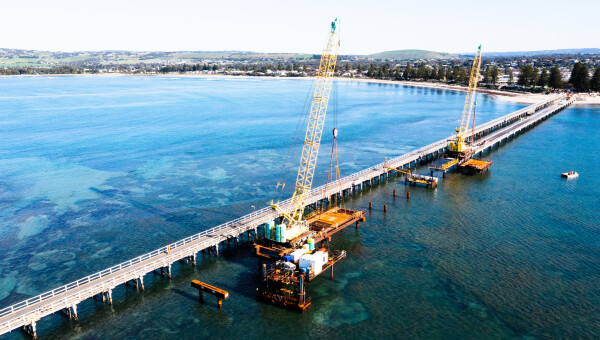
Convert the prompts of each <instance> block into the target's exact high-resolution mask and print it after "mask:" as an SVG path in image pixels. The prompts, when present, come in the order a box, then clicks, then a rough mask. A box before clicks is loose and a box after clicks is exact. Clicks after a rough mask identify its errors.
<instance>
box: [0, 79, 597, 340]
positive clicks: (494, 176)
mask: <svg viewBox="0 0 600 340" xmlns="http://www.w3.org/2000/svg"><path fill="white" fill-rule="evenodd" d="M310 87H311V81H309V80H271V79H221V78H210V79H202V78H185V77H182V78H178V77H171V78H169V77H54V78H53V77H27V78H18V77H16V78H2V79H0V124H1V128H0V138H1V140H2V145H1V146H0V216H1V219H0V306H2V307H4V306H7V305H10V304H12V303H15V302H18V301H20V300H23V299H25V298H27V297H30V296H34V295H36V294H39V293H42V292H44V291H47V290H50V289H52V288H55V287H58V286H60V285H61V284H64V283H67V282H70V281H72V280H75V279H77V278H80V277H83V276H85V275H88V274H91V273H94V272H96V271H98V270H101V269H103V268H105V267H108V266H110V265H113V264H116V263H119V262H121V261H124V260H127V259H129V258H131V257H134V256H137V255H140V254H142V253H145V252H147V251H151V250H153V249H155V248H158V247H160V246H162V245H164V244H167V243H169V242H172V241H175V240H177V239H180V238H183V237H185V236H188V235H191V234H193V233H196V232H199V231H201V230H204V229H208V228H210V227H212V226H214V225H217V224H219V223H222V222H225V221H228V220H231V219H233V218H235V217H237V216H240V215H243V214H245V213H248V212H251V211H252V209H253V208H252V206H255V207H256V208H259V207H263V206H265V205H266V204H267V203H268V202H269V201H270V200H271V198H272V194H273V189H274V184H276V181H277V177H278V175H279V172H280V171H281V167H282V165H283V159H284V157H285V154H286V152H287V150H288V147H289V144H290V142H291V138H292V134H293V131H294V129H295V127H296V124H297V121H298V116H299V114H300V113H301V111H302V107H303V105H304V103H305V100H306V97H307V93H308V92H309V89H310ZM336 87H337V93H338V94H337V96H335V97H337V100H336V101H335V102H336V103H337V104H336V105H334V104H333V103H332V105H331V109H330V111H329V113H330V114H329V116H328V121H327V122H326V127H325V131H326V133H325V134H324V141H323V147H322V152H321V156H322V157H320V159H319V164H318V170H317V175H316V177H317V178H316V183H315V185H320V184H322V183H323V182H324V178H325V177H326V175H327V170H328V169H327V168H328V163H329V159H328V157H329V152H330V145H331V136H330V133H329V132H328V131H330V130H331V129H332V128H333V121H334V115H333V112H334V111H335V112H337V114H336V115H335V116H336V117H337V119H336V120H337V126H338V128H339V129H340V135H339V137H338V143H339V146H338V152H339V157H340V160H341V165H340V166H341V171H342V174H350V173H352V172H354V171H357V170H361V169H363V168H365V167H368V166H371V165H374V164H377V163H380V162H381V161H383V159H384V158H385V157H393V156H397V155H399V154H402V153H405V152H408V151H410V150H413V149H415V148H417V147H420V146H423V145H426V144H429V143H431V142H434V141H437V140H439V139H441V138H444V137H446V136H448V135H450V134H451V132H452V130H453V129H454V127H455V126H456V121H457V119H458V116H459V114H460V111H461V109H462V104H463V101H464V96H465V94H464V93H460V92H452V91H445V90H433V89H421V88H412V87H402V86H395V85H382V84H367V83H358V82H339V83H338V84H337V85H336ZM334 107H336V108H337V109H335V110H334ZM520 107H523V105H520V104H513V103H507V102H503V101H501V100H498V99H496V98H493V97H488V96H482V95H480V96H479V98H478V114H477V120H478V122H483V121H488V120H491V119H493V118H495V117H498V116H501V115H504V114H506V113H509V112H512V111H514V110H516V109H518V108H520ZM599 113H600V108H598V107H574V108H569V109H567V110H565V111H563V112H561V113H560V114H558V115H556V116H554V117H552V118H551V119H549V120H547V121H545V122H543V123H542V124H541V125H539V126H538V127H536V128H535V129H533V130H531V131H529V132H527V133H525V134H523V135H521V136H519V137H518V138H516V139H515V140H513V141H510V142H509V143H507V144H506V145H503V146H502V147H501V148H500V149H498V150H496V149H494V151H492V153H491V154H485V155H484V158H488V159H492V160H493V161H494V165H493V166H492V168H491V171H490V172H489V173H488V174H486V175H483V176H471V177H468V176H462V175H458V174H450V175H449V176H447V177H446V179H444V180H443V181H442V182H441V184H440V186H439V187H438V189H437V190H433V191H432V190H427V189H422V188H411V189H410V191H411V199H410V200H409V201H407V200H406V199H404V198H403V197H405V196H406V194H405V190H406V189H405V187H404V185H403V182H402V181H389V182H385V183H383V184H381V185H378V186H375V187H374V188H372V189H370V190H367V191H365V192H364V193H363V194H362V195H355V196H354V197H353V198H352V199H351V200H350V201H349V202H347V205H348V206H350V207H353V208H357V209H365V208H366V207H367V205H368V202H369V201H373V203H374V206H375V209H374V210H373V211H372V212H370V213H368V215H367V222H366V223H364V224H362V225H361V228H360V229H359V230H358V231H356V230H354V229H348V230H346V231H344V232H343V233H341V234H340V235H339V236H337V238H335V239H334V244H333V246H334V247H336V248H337V249H346V250H347V251H348V258H347V259H345V260H343V261H342V262H340V264H339V265H336V270H335V280H334V281H331V280H329V279H328V275H325V277H323V278H320V279H318V280H316V281H314V282H313V283H311V284H310V286H309V288H308V293H309V295H311V296H312V299H313V305H312V308H311V310H310V311H309V312H308V313H306V314H303V315H300V314H296V313H293V312H288V311H285V310H282V309H279V308H276V307H272V306H268V305H264V304H261V303H258V302H256V301H255V300H254V290H255V287H256V286H257V279H258V278H257V276H256V268H257V263H256V260H254V259H253V258H252V257H251V256H250V254H251V252H252V248H251V247H250V246H246V247H243V248H240V249H231V250H226V251H225V252H224V253H223V255H222V256H221V257H220V258H215V257H208V256H206V255H203V257H202V258H201V260H200V262H199V264H198V266H197V267H196V268H191V267H189V266H183V265H180V264H175V265H174V267H173V270H174V276H173V279H172V280H167V279H164V278H160V277H159V276H153V275H152V274H150V275H147V276H146V277H145V285H146V291H145V292H144V293H138V292H136V291H134V290H133V289H131V288H127V289H126V288H125V287H123V286H120V287H118V288H117V289H115V291H114V294H115V303H114V305H113V306H112V307H111V306H107V305H102V304H100V303H98V302H94V301H91V300H90V301H85V302H83V303H82V304H80V305H79V306H78V309H79V316H80V322H79V323H74V322H71V321H68V320H66V318H64V317H63V316H61V315H53V316H50V317H47V318H44V319H42V320H41V321H40V322H39V323H38V330H39V335H41V336H43V337H45V338H61V339H62V338H86V339H88V338H89V339H96V338H98V339H100V338H107V337H109V338H125V337H132V338H161V339H170V338H175V337H184V338H191V337H194V338H197V337H202V336H211V337H214V338H229V337H232V336H244V337H247V338H263V337H284V336H286V337H290V338H306V337H309V336H310V337H312V336H317V337H325V338H334V337H338V338H339V337H343V338H365V337H386V338H448V339H449V338H474V339H475V338H477V339H479V338H521V337H532V338H545V337H597V336H599V333H600V320H599V315H600V307H598V306H600V303H599V302H600V301H599V300H600V280H599V277H600V260H598V253H599V252H598V247H599V246H600V244H599V243H600V242H599V239H600V237H599V235H598V233H599V230H600V228H599V225H598V220H599V219H600V212H599V210H598V207H599V206H600V201H599V198H598V197H600V195H599V194H600V189H598V188H599V184H600V183H599V182H600V180H599V179H598V178H597V176H595V172H594V168H595V165H596V164H598V156H597V153H596V150H598V149H599V148H600V138H598V137H597V134H598V131H599V127H600V115H599ZM571 169H574V170H576V171H578V172H579V173H580V177H579V179H577V180H574V181H565V180H562V179H561V178H560V177H559V173H560V172H564V171H568V170H571ZM421 172H422V173H426V172H427V171H426V169H422V170H421ZM393 189H397V190H398V197H397V198H396V199H395V200H394V199H393V197H392V196H391V193H392V191H393ZM384 203H387V204H388V212H387V214H384V213H383V212H382V209H381V208H382V205H383V204H384ZM365 210H366V209H365ZM191 279H200V280H203V281H207V282H209V283H212V284H215V285H216V286H219V287H222V288H224V289H226V290H228V291H229V292H230V295H231V297H230V299H229V300H227V301H225V303H224V309H223V310H221V311H219V310H218V309H217V308H215V307H216V302H215V301H212V300H211V299H210V298H209V299H207V302H208V303H207V305H200V304H198V303H197V301H196V295H195V292H194V291H193V290H192V289H191V288H190V287H189V281H190V280H191ZM20 337H23V335H21V334H20V332H19V331H13V332H12V333H11V334H9V335H4V336H2V338H3V339H17V338H20Z"/></svg>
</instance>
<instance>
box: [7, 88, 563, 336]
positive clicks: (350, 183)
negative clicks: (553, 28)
mask: <svg viewBox="0 0 600 340" xmlns="http://www.w3.org/2000/svg"><path fill="white" fill-rule="evenodd" d="M573 101H574V98H567V97H566V96H565V95H563V94H560V95H556V96H551V97H548V98H547V99H545V100H543V101H541V102H539V103H536V104H533V105H530V106H528V107H525V108H523V109H520V110H517V111H515V112H512V113H510V114H507V115H505V116H502V117H499V118H496V119H494V120H492V121H489V122H487V123H484V124H481V125H479V126H476V127H475V130H474V136H475V140H482V139H483V138H485V139H486V140H489V142H487V143H485V144H482V145H478V146H477V147H476V150H475V151H476V153H481V152H483V151H484V150H485V149H488V148H490V149H491V147H492V146H493V145H496V144H500V143H501V142H502V141H504V140H507V139H508V138H510V137H512V136H515V135H516V134H518V133H520V132H521V131H524V130H526V129H529V128H531V127H533V126H534V125H535V124H537V123H538V122H540V121H542V120H544V119H546V118H548V117H550V116H551V115H553V114H555V113H556V112H559V111H560V110H562V109H564V108H566V107H568V106H569V105H571V104H572V103H573ZM451 138H452V136H451V137H448V138H444V139H441V140H439V141H437V142H434V143H431V144H429V145H426V146H424V147H421V148H419V149H417V150H414V151H411V152H408V153H406V154H403V155H400V156H398V157H395V158H392V159H390V160H388V161H386V162H382V163H380V164H376V165H374V166H372V167H369V168H367V169H364V170H362V171H359V172H357V173H354V174H351V175H349V176H346V177H344V178H342V179H340V180H338V181H335V182H333V183H330V184H329V185H328V186H327V187H326V186H325V185H322V186H320V187H317V188H314V189H313V190H311V192H310V195H309V197H308V198H307V201H306V204H308V205H310V204H312V205H316V206H322V203H323V202H325V201H331V200H332V197H339V196H343V195H347V194H351V193H352V192H355V191H357V190H362V189H363V188H365V186H369V185H373V183H375V181H377V180H381V179H382V178H385V177H386V176H387V175H388V173H390V172H391V171H394V170H392V169H401V168H404V169H406V168H409V167H413V166H415V167H416V166H417V165H420V164H424V163H427V162H429V161H431V160H433V159H435V158H437V157H441V156H442V155H443V154H444V153H446V151H447V149H448V140H449V139H451ZM388 167H389V168H388ZM390 168H392V169H390ZM395 171H398V170H395ZM289 202H290V199H287V200H285V201H282V202H280V205H281V207H282V208H284V209H285V208H286V206H287V205H288V204H289ZM279 217H280V215H279V214H278V213H277V212H276V211H273V209H272V208H271V207H264V208H261V209H257V210H256V211H254V212H252V213H249V214H247V215H244V216H241V217H239V218H236V219H234V220H232V221H228V222H226V223H223V224H221V225H218V226H215V227H213V228H210V229H208V230H204V231H202V232H199V233H197V234H195V235H192V236H189V237H186V238H184V239H181V240H179V241H177V242H173V243H171V244H168V245H165V246H163V247H161V248H159V249H156V250H154V251H152V252H149V253H146V254H143V255H140V256H138V257H136V258H133V259H130V260H128V261H125V262H123V263H120V264H117V265H115V266H112V267H110V268H106V269H104V270H102V271H99V272H97V273H94V274H91V275H89V276H86V277H84V278H81V279H79V280H76V281H73V282H70V283H68V284H65V285H63V286H60V287H57V288H56V289H54V290H51V291H48V292H45V293H43V294H40V295H37V296H34V297H31V298H28V299H26V300H23V301H21V302H18V303H15V304H13V305H11V306H7V307H5V308H3V309H1V310H0V335H1V334H4V333H8V332H10V331H12V330H14V329H17V328H21V327H22V328H24V329H25V330H26V331H28V332H29V333H30V334H32V335H33V336H35V334H36V324H37V322H38V321H39V320H40V319H41V318H43V317H45V316H47V315H50V314H53V313H56V312H59V311H63V310H65V309H67V308H68V309H70V310H71V311H72V313H71V315H74V316H76V315H77V308H76V306H77V304H78V303H80V302H82V301H84V300H86V299H89V298H93V297H95V296H99V295H101V296H103V297H108V299H107V300H108V301H111V299H110V297H111V292H112V290H113V289H115V288H116V287H117V286H119V285H123V284H124V283H127V282H130V281H134V282H137V283H138V286H141V287H143V277H144V275H147V274H148V273H152V272H153V271H155V270H159V269H160V270H161V271H163V272H166V273H168V275H170V268H171V265H172V264H173V263H174V262H176V261H179V260H183V259H187V260H189V261H187V263H191V264H194V263H195V261H196V255H197V254H198V253H199V252H201V251H205V250H212V253H214V254H217V255H218V254H219V246H220V245H223V244H225V243H228V242H230V241H232V240H233V241H239V238H241V236H242V235H244V234H248V236H249V237H251V234H254V235H256V232H257V229H258V227H259V226H260V225H262V224H264V223H265V222H266V221H269V220H274V219H276V218H279ZM57 270H60V268H57Z"/></svg>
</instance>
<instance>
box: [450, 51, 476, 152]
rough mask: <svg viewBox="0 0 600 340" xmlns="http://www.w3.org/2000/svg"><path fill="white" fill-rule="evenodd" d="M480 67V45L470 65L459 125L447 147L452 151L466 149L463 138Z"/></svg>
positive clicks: (465, 136) (467, 126)
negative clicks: (454, 138)
mask: <svg viewBox="0 0 600 340" xmlns="http://www.w3.org/2000/svg"><path fill="white" fill-rule="evenodd" d="M480 68H481V45H479V48H478V49H477V53H476V54H475V60H473V67H471V74H470V77H469V88H468V89H467V98H466V100H465V106H464V108H463V113H462V116H461V119H460V126H459V127H458V128H456V140H454V141H451V142H450V145H449V146H448V149H449V151H450V152H453V153H458V154H461V153H464V152H465V151H466V150H467V145H466V143H465V140H466V138H467V131H468V128H469V120H470V119H471V111H472V109H473V102H474V101H475V94H476V91H477V83H478V82H479V69H480Z"/></svg>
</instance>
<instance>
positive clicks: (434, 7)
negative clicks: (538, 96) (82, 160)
mask: <svg viewBox="0 0 600 340" xmlns="http://www.w3.org/2000/svg"><path fill="white" fill-rule="evenodd" d="M0 10H1V11H2V19H1V20H0V30H1V32H2V34H0V48H18V49H35V50H46V51H97V50H132V51H224V50H238V51H256V52H280V53H284V52H296V53H320V50H321V49H322V47H323V45H324V44H325V39H326V37H327V33H328V29H329V23H330V22H331V21H332V20H333V19H334V18H336V17H338V18H340V20H341V25H340V34H341V50H340V54H371V53H377V52H382V51H390V50H399V49H424V50H432V51H439V52H451V53H466V52H469V53H474V52H475V50H476V48H477V46H478V45H479V44H482V45H483V50H484V51H489V52H504V51H530V50H542V49H560V48H586V47H589V48H592V47H596V48H597V47H600V34H599V33H600V24H599V23H600V20H598V13H599V12H600V1H599V0H573V1H556V0H546V1H540V0H519V1H516V0H502V1H485V0H479V1H470V0H453V1H448V0H443V1H442V0H430V1H423V0H420V1H419V0H412V1H404V0H396V1H393V0H392V1H376V0H373V1H365V0H362V1H355V0H345V1H327V0H321V1H313V0H305V1H285V0H283V1H281V0H280V1H272V0H267V1H262V0H255V1H246V0H218V1H214V0H213V1H204V0H169V1H164V0H162V1H156V0H143V1H142V0H104V1H96V0H22V1H13V0H0Z"/></svg>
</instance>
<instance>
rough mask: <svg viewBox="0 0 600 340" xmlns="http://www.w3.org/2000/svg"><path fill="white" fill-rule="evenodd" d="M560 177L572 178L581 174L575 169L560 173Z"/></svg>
mask: <svg viewBox="0 0 600 340" xmlns="http://www.w3.org/2000/svg"><path fill="white" fill-rule="evenodd" d="M560 177H565V178H567V179H572V178H577V177H579V174H578V173H577V172H575V171H569V172H563V173H562V174H560Z"/></svg>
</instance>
